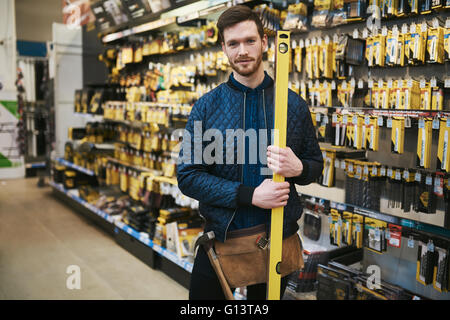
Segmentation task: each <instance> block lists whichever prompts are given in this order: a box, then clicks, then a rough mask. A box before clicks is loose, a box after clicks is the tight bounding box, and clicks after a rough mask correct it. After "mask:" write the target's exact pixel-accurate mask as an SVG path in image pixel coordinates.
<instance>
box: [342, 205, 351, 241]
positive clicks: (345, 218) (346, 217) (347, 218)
mask: <svg viewBox="0 0 450 320" xmlns="http://www.w3.org/2000/svg"><path fill="white" fill-rule="evenodd" d="M352 220H353V214H352V213H351V212H348V211H344V212H343V213H342V230H341V231H342V237H341V238H342V243H343V244H345V245H348V246H351V245H352V244H353V242H352V241H353V237H352V235H353V234H352V227H353V224H352Z"/></svg>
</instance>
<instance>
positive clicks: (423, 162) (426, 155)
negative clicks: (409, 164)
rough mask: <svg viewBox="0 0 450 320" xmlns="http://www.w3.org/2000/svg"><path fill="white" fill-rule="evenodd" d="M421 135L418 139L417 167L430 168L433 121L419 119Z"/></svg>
mask: <svg viewBox="0 0 450 320" xmlns="http://www.w3.org/2000/svg"><path fill="white" fill-rule="evenodd" d="M418 124H419V134H418V138H417V158H416V165H417V167H419V168H425V169H429V168H430V162H431V138H432V130H433V127H432V125H433V121H432V119H428V118H425V119H419V122H418Z"/></svg>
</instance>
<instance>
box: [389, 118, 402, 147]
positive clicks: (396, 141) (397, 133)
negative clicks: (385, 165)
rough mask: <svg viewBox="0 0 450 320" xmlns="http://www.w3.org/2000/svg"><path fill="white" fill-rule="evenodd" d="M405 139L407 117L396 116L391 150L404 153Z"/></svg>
mask: <svg viewBox="0 0 450 320" xmlns="http://www.w3.org/2000/svg"><path fill="white" fill-rule="evenodd" d="M404 141H405V118H403V117H394V118H393V119H392V131H391V152H394V153H399V154H402V153H403V150H404Z"/></svg>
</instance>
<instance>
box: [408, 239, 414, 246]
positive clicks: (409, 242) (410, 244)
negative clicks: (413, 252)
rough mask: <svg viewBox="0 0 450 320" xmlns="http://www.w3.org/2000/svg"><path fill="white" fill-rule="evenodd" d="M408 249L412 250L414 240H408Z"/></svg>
mask: <svg viewBox="0 0 450 320" xmlns="http://www.w3.org/2000/svg"><path fill="white" fill-rule="evenodd" d="M408 248H411V249H414V239H413V238H409V239H408Z"/></svg>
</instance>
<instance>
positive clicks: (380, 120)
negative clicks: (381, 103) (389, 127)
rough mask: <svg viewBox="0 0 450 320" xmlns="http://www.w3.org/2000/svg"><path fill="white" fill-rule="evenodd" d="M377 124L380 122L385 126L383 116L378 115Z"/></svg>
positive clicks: (379, 124) (380, 125) (380, 124)
mask: <svg viewBox="0 0 450 320" xmlns="http://www.w3.org/2000/svg"><path fill="white" fill-rule="evenodd" d="M377 124H378V126H379V127H382V126H383V116H380V117H378V119H377Z"/></svg>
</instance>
